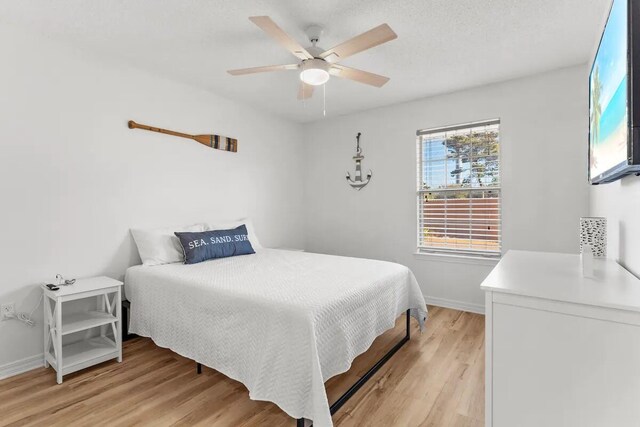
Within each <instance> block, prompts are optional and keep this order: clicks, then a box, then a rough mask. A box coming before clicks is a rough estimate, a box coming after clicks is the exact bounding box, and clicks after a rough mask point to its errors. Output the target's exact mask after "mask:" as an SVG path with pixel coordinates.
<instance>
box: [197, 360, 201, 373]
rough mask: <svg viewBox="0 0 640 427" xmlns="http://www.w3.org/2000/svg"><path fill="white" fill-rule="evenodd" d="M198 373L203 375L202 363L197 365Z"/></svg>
mask: <svg viewBox="0 0 640 427" xmlns="http://www.w3.org/2000/svg"><path fill="white" fill-rule="evenodd" d="M196 372H197V373H198V374H201V373H202V365H201V364H200V363H196Z"/></svg>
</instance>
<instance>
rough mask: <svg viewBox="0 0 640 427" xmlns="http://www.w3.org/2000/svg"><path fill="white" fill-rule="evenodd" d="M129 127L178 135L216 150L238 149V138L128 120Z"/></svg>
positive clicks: (234, 151)
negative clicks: (194, 133) (193, 133)
mask: <svg viewBox="0 0 640 427" xmlns="http://www.w3.org/2000/svg"><path fill="white" fill-rule="evenodd" d="M129 129H144V130H150V131H152V132H158V133H164V134H167V135H173V136H179V137H181V138H189V139H193V140H194V141H197V142H199V143H200V144H202V145H206V146H207V147H211V148H215V149H217V150H224V151H231V152H232V153H236V152H237V151H238V140H237V139H235V138H229V137H226V136H220V135H189V134H187V133H182V132H175V131H172V130H167V129H161V128H156V127H153V126H147V125H143V124H139V123H136V122H134V121H133V120H129Z"/></svg>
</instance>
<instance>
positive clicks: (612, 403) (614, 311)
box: [482, 251, 640, 427]
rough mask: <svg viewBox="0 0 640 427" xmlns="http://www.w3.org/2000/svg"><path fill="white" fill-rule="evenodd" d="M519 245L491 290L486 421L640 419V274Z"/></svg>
mask: <svg viewBox="0 0 640 427" xmlns="http://www.w3.org/2000/svg"><path fill="white" fill-rule="evenodd" d="M594 271H595V274H594V278H585V277H583V275H582V269H581V265H580V257H579V256H578V255H569V254H555V253H543V252H526V251H509V252H508V253H507V254H506V255H505V256H504V257H503V258H502V260H501V261H500V262H499V263H498V265H497V266H496V267H495V269H494V270H493V271H492V272H491V274H489V276H488V277H487V278H486V280H485V281H484V282H483V283H482V289H483V290H484V291H485V292H486V372H485V374H486V388H485V395H486V426H487V427H489V426H495V427H514V426H518V427H527V426H536V427H540V426H545V427H554V426H562V427H569V426H571V427H573V426H576V427H578V426H579V427H589V426H593V427H603V426H615V427H624V426H634V427H635V426H640V280H638V279H637V278H636V277H634V276H633V275H632V274H631V273H629V272H628V271H626V270H625V269H624V268H622V267H621V266H620V265H618V264H617V263H616V262H615V261H613V260H595V261H594Z"/></svg>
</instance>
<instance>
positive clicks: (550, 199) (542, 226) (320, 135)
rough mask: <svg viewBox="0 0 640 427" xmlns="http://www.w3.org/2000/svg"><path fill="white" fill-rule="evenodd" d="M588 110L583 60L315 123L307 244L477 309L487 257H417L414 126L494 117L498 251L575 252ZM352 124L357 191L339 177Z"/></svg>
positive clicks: (349, 165)
mask: <svg viewBox="0 0 640 427" xmlns="http://www.w3.org/2000/svg"><path fill="white" fill-rule="evenodd" d="M469 72H473V70H469ZM425 78H428V76H425ZM383 90H384V89H383ZM330 102H331V101H330V98H329V100H328V108H331V106H330V105H331V104H330ZM587 117H588V116H587V87H586V78H585V76H584V66H580V67H572V68H567V69H562V70H558V71H554V72H550V73H547V74H543V75H538V76H535V77H530V78H525V79H519V80H513V81H509V82H505V83H500V84H495V85H490V86H485V87H480V88H476V89H471V90H465V91H461V92H456V93H452V94H448V95H443V96H437V97H433V98H427V99H423V100H419V101H415V102H410V103H404V104H399V105H395V106H390V107H386V108H380V109H376V110H372V111H367V112H363V113H359V114H353V115H349V116H344V117H339V118H336V119H332V120H326V121H321V122H317V123H315V124H312V125H310V126H308V127H307V128H306V129H305V135H306V137H305V140H306V146H307V151H306V155H307V160H306V163H307V168H308V170H307V175H306V186H305V188H306V191H305V195H306V221H307V242H306V247H307V249H308V250H310V251H317V252H326V253H332V254H340V255H349V256H359V257H367V258H375V259H383V260H390V261H397V262H399V263H402V264H405V265H407V266H409V267H410V268H411V269H412V270H413V272H414V273H415V275H416V277H417V279H418V282H419V283H420V285H421V287H422V289H423V291H424V294H425V295H426V296H427V297H429V299H431V301H434V302H437V303H439V304H447V303H452V304H453V305H457V306H459V307H466V308H470V309H475V310H483V306H484V304H483V295H482V292H481V291H480V289H479V285H480V282H481V281H482V280H483V279H484V277H485V276H486V275H487V274H488V273H489V271H490V270H491V268H492V267H493V265H494V263H493V262H486V261H484V262H478V261H465V260H460V259H452V258H450V257H447V258H442V257H433V256H432V257H425V256H416V255H414V252H415V251H416V193H415V190H416V136H415V133H416V130H418V129H424V128H430V127H436V126H443V125H452V124H458V123H465V122H470V121H477V120H483V119H492V118H500V119H501V142H502V162H503V163H502V178H501V181H502V183H503V240H504V244H503V249H504V251H506V250H509V249H528V250H541V251H555V252H577V244H578V223H579V220H578V218H579V217H580V216H583V215H585V214H586V213H587V212H588V207H589V206H588V186H587V181H586V164H587V160H586V153H587V151H586V146H585V144H586V138H587V130H588V129H587ZM358 132H362V139H361V141H362V145H363V150H364V155H365V160H364V162H363V169H364V170H366V169H369V168H370V169H372V170H373V178H372V181H371V183H370V184H369V186H368V187H366V188H364V189H363V190H362V191H360V192H356V191H355V190H353V189H351V188H350V187H349V186H348V185H347V183H346V182H345V178H344V176H345V173H346V172H347V171H353V169H354V162H353V160H352V159H351V157H352V156H353V153H354V149H355V147H354V145H355V135H356V133H358Z"/></svg>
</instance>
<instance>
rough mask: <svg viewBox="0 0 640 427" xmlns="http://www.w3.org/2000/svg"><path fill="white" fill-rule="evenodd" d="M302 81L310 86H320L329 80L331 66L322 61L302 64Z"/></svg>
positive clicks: (310, 61)
mask: <svg viewBox="0 0 640 427" xmlns="http://www.w3.org/2000/svg"><path fill="white" fill-rule="evenodd" d="M301 68H302V71H301V72H300V80H302V81H303V82H305V83H306V84H308V85H312V86H320V85H323V84H325V83H326V82H327V81H328V80H329V64H327V63H326V62H325V61H323V60H321V59H310V60H308V61H304V62H303V63H302V67H301Z"/></svg>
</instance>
